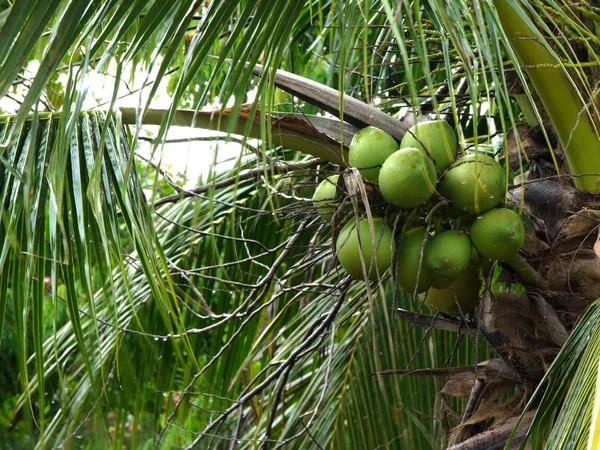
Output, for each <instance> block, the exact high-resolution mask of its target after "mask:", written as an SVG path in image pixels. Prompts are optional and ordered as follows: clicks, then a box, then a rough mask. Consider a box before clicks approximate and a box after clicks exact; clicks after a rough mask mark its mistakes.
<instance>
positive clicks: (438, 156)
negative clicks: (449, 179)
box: [400, 120, 457, 172]
mask: <svg viewBox="0 0 600 450" xmlns="http://www.w3.org/2000/svg"><path fill="white" fill-rule="evenodd" d="M407 147H415V148H418V149H421V150H424V151H426V152H427V153H429V155H430V156H431V157H432V158H433V159H434V160H435V167H436V168H437V170H438V171H440V172H441V171H442V170H444V169H446V168H447V167H449V166H450V164H452V163H453V162H454V160H455V159H456V151H457V139H456V133H455V132H454V130H453V129H452V127H451V126H450V125H448V122H445V121H443V120H431V121H427V122H420V123H418V124H416V125H413V126H412V127H411V128H410V129H409V130H408V131H407V132H406V134H405V135H404V137H403V138H402V142H400V148H407Z"/></svg>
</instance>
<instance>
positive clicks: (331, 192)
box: [313, 175, 340, 222]
mask: <svg viewBox="0 0 600 450" xmlns="http://www.w3.org/2000/svg"><path fill="white" fill-rule="evenodd" d="M339 178H340V176H339V175H332V176H330V177H328V178H325V179H324V180H323V181H321V183H320V184H319V185H318V186H317V189H315V193H314V195H313V204H314V205H315V207H316V208H317V212H318V213H319V215H320V216H321V218H322V219H323V220H324V221H325V222H330V221H331V218H332V217H333V214H334V213H335V194H336V192H337V182H338V179H339Z"/></svg>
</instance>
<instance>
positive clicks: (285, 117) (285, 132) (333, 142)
mask: <svg viewBox="0 0 600 450" xmlns="http://www.w3.org/2000/svg"><path fill="white" fill-rule="evenodd" d="M120 111H121V114H122V120H123V123H124V124H126V125H135V124H136V123H137V120H138V118H137V114H138V111H137V110H136V109H135V108H121V109H120ZM167 114H168V111H167V110H162V109H150V110H148V111H147V112H146V114H145V115H144V117H143V118H142V120H141V123H143V124H144V125H161V124H162V122H163V120H164V118H165V116H166V115H167ZM260 120H261V119H260V112H259V111H256V112H255V114H254V116H252V115H251V114H250V111H249V110H248V109H245V108H242V109H241V110H240V111H239V112H238V113H237V114H235V116H234V115H233V112H232V110H231V109H223V110H216V111H193V110H177V111H176V113H175V116H174V119H173V123H172V125H174V126H181V127H194V128H203V129H207V130H213V131H223V132H224V131H226V130H230V131H232V132H233V133H234V134H239V135H244V134H246V135H247V136H248V137H249V138H255V139H262V138H263V137H264V136H262V135H261V122H260ZM248 122H250V125H249V132H247V133H246V128H247V125H248ZM231 126H233V130H231ZM270 127H271V131H270V133H271V140H272V142H273V143H274V144H275V145H282V146H283V147H286V148H291V149H294V150H299V151H301V152H304V153H308V154H311V155H313V156H316V157H317V158H321V159H324V160H326V161H329V162H331V163H333V164H340V165H345V164H346V163H345V161H346V159H347V153H348V146H349V145H350V141H351V140H352V137H353V136H354V134H355V133H356V131H357V129H356V128H355V127H354V126H352V125H350V124H348V123H341V122H340V121H339V120H338V119H334V118H328V117H319V116H310V115H301V114H294V113H273V114H272V115H271V117H270Z"/></svg>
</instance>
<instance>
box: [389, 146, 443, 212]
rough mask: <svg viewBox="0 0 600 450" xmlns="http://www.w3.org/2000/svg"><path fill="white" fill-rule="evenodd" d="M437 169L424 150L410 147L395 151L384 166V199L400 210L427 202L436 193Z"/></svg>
mask: <svg viewBox="0 0 600 450" xmlns="http://www.w3.org/2000/svg"><path fill="white" fill-rule="evenodd" d="M436 181H437V174H436V171H435V166H434V165H433V163H432V162H431V160H430V159H429V157H428V156H427V154H426V153H425V152H424V151H423V150H419V149H418V148H414V147H408V148H403V149H400V150H398V151H397V152H394V153H393V154H392V155H391V156H390V157H389V158H388V159H386V160H385V162H384V163H383V166H381V172H380V173H379V190H380V191H381V195H383V198H384V199H385V200H386V201H387V202H388V203H391V204H392V205H395V206H398V207H400V208H414V207H415V206H419V205H422V204H423V203H425V202H426V201H427V200H429V198H430V197H431V196H432V195H433V193H434V192H435V184H436Z"/></svg>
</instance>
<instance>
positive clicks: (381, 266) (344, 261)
mask: <svg viewBox="0 0 600 450" xmlns="http://www.w3.org/2000/svg"><path fill="white" fill-rule="evenodd" d="M373 230H374V231H375V234H374V235H373V234H372V233H371V229H370V227H369V221H368V219H363V220H361V221H360V222H359V223H358V226H357V225H356V222H355V221H354V220H351V221H349V222H348V223H347V224H346V225H345V226H344V228H342V231H340V234H339V236H338V238H337V241H336V248H337V251H338V255H337V256H338V260H339V261H340V264H341V265H342V267H343V268H344V270H346V272H348V273H349V274H350V275H351V276H352V277H353V278H356V279H363V278H364V274H363V269H362V264H361V254H362V260H363V261H364V263H365V267H366V271H367V277H368V278H369V279H370V280H374V279H376V278H377V273H378V272H379V275H382V274H383V273H384V272H385V271H386V270H387V269H388V267H390V265H391V264H392V255H393V254H394V239H393V235H392V229H391V228H390V227H389V226H388V225H385V226H383V219H381V218H373ZM359 234H360V247H359V241H358V239H359ZM361 249H362V251H361ZM373 256H375V258H374V259H373Z"/></svg>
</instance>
